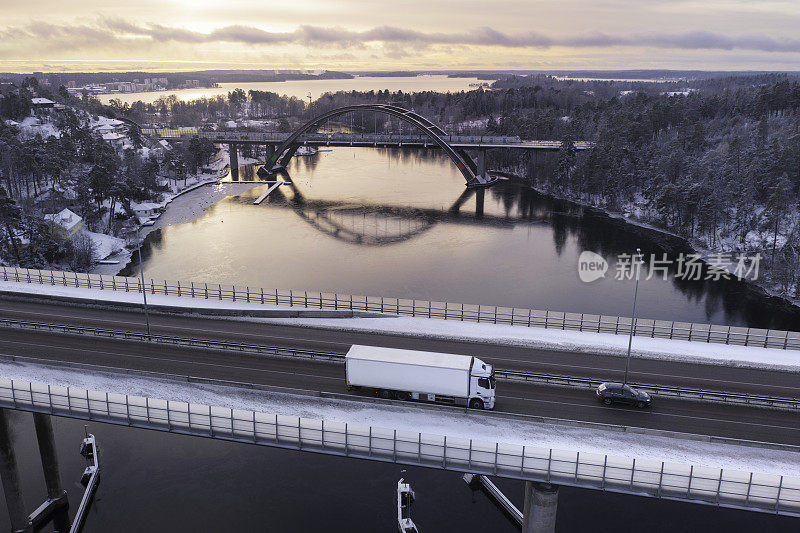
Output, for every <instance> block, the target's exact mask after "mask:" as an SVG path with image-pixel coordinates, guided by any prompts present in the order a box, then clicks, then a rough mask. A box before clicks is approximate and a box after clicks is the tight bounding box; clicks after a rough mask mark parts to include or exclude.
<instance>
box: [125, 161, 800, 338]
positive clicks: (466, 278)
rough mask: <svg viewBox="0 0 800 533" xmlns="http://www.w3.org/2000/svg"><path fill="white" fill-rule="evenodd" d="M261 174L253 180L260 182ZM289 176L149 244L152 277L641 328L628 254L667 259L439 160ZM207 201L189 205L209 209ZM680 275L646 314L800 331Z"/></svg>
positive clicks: (646, 292) (303, 167)
mask: <svg viewBox="0 0 800 533" xmlns="http://www.w3.org/2000/svg"><path fill="white" fill-rule="evenodd" d="M255 168H256V167H246V168H243V169H242V174H241V179H242V180H247V179H253V178H256V176H255V173H254V170H255ZM289 173H290V175H291V178H292V181H293V185H291V186H289V185H283V186H281V187H279V188H278V189H277V190H276V191H275V192H273V193H272V194H271V195H270V196H269V197H268V198H267V200H265V201H264V202H263V203H262V204H260V205H253V201H254V200H255V199H256V198H257V197H259V196H260V195H261V194H262V193H263V192H264V190H266V188H267V185H261V186H256V187H254V188H252V189H250V190H248V191H246V192H244V193H241V194H238V195H235V196H230V197H227V198H225V199H223V200H222V201H220V202H218V203H216V204H213V205H210V206H209V207H208V208H207V209H206V211H205V212H204V214H203V215H202V216H200V217H199V218H197V219H196V220H194V221H193V222H190V223H186V224H172V225H169V226H166V227H163V228H162V229H160V230H159V231H155V232H153V233H151V234H150V235H149V236H148V237H147V239H146V240H145V243H144V249H143V255H144V256H145V263H144V268H145V272H146V273H147V277H152V278H155V279H167V280H180V281H193V282H217V283H218V282H222V283H229V284H236V285H241V286H249V287H262V288H265V289H273V288H280V289H294V290H299V291H301V292H302V291H304V290H307V291H323V292H337V293H344V294H355V295H368V296H386V297H400V298H415V299H420V300H434V301H448V302H456V303H466V304H481V305H489V306H494V305H498V306H507V307H517V308H531V309H542V310H553V311H569V312H578V313H581V312H582V313H594V314H600V313H602V314H605V315H612V316H613V315H621V316H630V313H631V304H632V297H633V291H634V281H633V280H632V279H631V280H624V281H621V280H617V279H615V272H614V267H613V265H614V264H615V263H616V262H617V256H618V255H619V254H622V253H632V252H634V251H635V249H636V248H637V247H641V248H642V251H643V252H644V253H645V254H649V253H655V254H657V255H660V253H661V248H659V247H658V246H657V245H656V244H655V243H652V242H648V241H647V240H645V239H644V238H643V237H642V236H640V235H639V234H638V233H637V232H635V231H633V230H632V229H630V228H626V227H625V225H621V224H620V223H613V222H612V221H610V220H608V219H606V218H604V217H601V216H598V215H593V214H591V213H587V212H585V211H584V210H582V209H580V208H577V207H575V206H573V205H570V204H569V203H567V202H563V201H555V200H552V199H549V198H547V197H544V196H542V195H540V194H538V193H536V192H535V191H532V190H530V189H528V188H526V187H522V186H520V185H518V184H515V183H511V182H501V183H499V184H497V185H495V186H493V187H491V188H489V189H488V190H486V191H485V192H484V193H480V192H477V193H470V191H467V192H466V193H465V187H464V179H463V177H462V176H461V174H460V173H459V172H458V170H457V169H456V168H455V166H454V165H453V164H452V163H451V162H450V160H449V159H447V158H446V157H445V156H444V155H443V154H441V153H439V152H438V151H434V150H429V151H424V150H417V149H370V148H336V149H333V150H331V151H321V152H319V153H318V154H316V155H313V156H305V157H296V158H294V159H293V161H292V163H291V164H290V168H289ZM256 179H257V178H256ZM202 194H203V193H200V192H199V193H197V195H196V196H192V195H191V194H190V195H186V196H184V197H182V199H180V200H181V202H182V203H183V204H188V205H194V204H202V202H203V199H202ZM481 195H483V201H482V204H483V209H482V211H481V210H479V209H478V205H479V203H481V202H480V196H481ZM176 201H177V200H176ZM178 208H179V209H180V207H178ZM170 209H172V207H170ZM584 250H591V251H593V252H596V253H598V254H600V255H602V256H603V257H605V258H606V259H607V260H608V262H609V264H610V265H612V266H611V267H610V268H611V270H610V271H609V272H608V273H607V275H606V277H605V278H603V279H600V280H598V281H594V282H592V283H584V282H581V281H580V279H579V278H578V270H577V269H578V256H579V255H580V253H581V252H582V251H584ZM670 257H671V258H673V259H674V258H675V257H674V256H672V255H671V256H670ZM134 271H136V272H138V269H136V268H134V266H131V267H129V269H128V271H127V272H128V273H131V272H134ZM674 274H675V272H674V271H673V272H671V275H670V276H669V277H668V279H667V280H664V279H662V277H659V276H653V277H652V279H650V280H647V279H642V281H641V283H640V288H639V298H638V304H637V305H638V308H637V309H638V310H637V315H638V316H641V317H645V318H656V319H663V320H675V321H692V322H711V323H716V324H731V325H746V326H751V327H769V328H773V329H780V328H788V329H798V328H800V314H798V313H797V309H796V308H792V307H788V306H783V305H780V303H778V302H775V301H773V300H772V299H768V298H765V297H763V296H760V295H758V294H757V293H755V292H753V291H751V290H748V287H747V285H746V284H745V283H741V282H736V281H724V280H720V281H681V280H677V279H675V277H674ZM643 277H646V276H643Z"/></svg>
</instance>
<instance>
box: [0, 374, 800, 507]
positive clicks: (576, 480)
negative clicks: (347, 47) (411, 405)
mask: <svg viewBox="0 0 800 533" xmlns="http://www.w3.org/2000/svg"><path fill="white" fill-rule="evenodd" d="M0 407H7V408H13V409H20V410H26V411H36V412H45V413H50V414H53V415H57V416H67V417H74V418H81V419H88V420H95V421H99V422H107V423H113V424H122V425H127V426H134V427H142V428H148V429H157V430H162V431H169V432H173V433H183V434H190V435H196V436H203V437H213V438H218V439H224V440H232V441H238V442H247V443H252V444H260V445H266V446H275V447H282V448H290V449H296V450H305V451H313V452H319V453H326V454H334V455H343V456H349V457H357V458H363V459H372V460H379V461H387V462H394V463H401V464H408V465H418V466H424V467H429V468H438V469H446V470H455V471H459V472H470V473H475V474H486V475H495V476H501V477H507V478H514V479H523V480H531V481H547V482H550V483H556V484H562V485H571V486H578V487H586V488H593V489H600V490H609V491H615V492H626V493H634V494H646V495H649V496H653V497H659V498H669V499H676V500H684V501H692V502H697V503H706V504H711V505H719V506H726V507H735V508H742V509H750V510H757V511H764V512H770V513H777V514H787V515H793V516H800V478H797V477H789V476H780V475H776V474H764V473H755V472H753V473H747V472H741V471H733V470H725V469H717V468H709V467H701V466H696V465H683V464H673V463H666V462H662V461H656V460H652V459H631V458H624V457H616V456H611V455H600V454H594V453H581V452H576V451H567V450H557V449H547V448H539V447H534V446H521V445H511V444H504V443H499V442H484V441H477V440H471V439H464V438H453V437H448V436H443V435H433V434H428V433H421V432H420V433H418V432H412V431H403V430H397V429H386V428H378V427H372V426H363V425H356V424H347V423H341V422H335V421H330V420H327V421H326V420H317V419H307V418H301V417H296V416H287V415H278V414H268V413H261V412H256V411H247V410H240V409H229V408H223V407H213V406H210V405H200V404H192V403H186V402H177V401H167V400H160V399H152V398H147V397H139V396H128V395H123V394H114V393H108V392H96V391H89V390H86V389H78V388H72V387H60V386H52V385H44V384H38V383H31V382H27V381H16V380H8V379H0Z"/></svg>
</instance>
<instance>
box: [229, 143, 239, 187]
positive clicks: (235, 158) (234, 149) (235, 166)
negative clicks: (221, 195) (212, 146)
mask: <svg viewBox="0 0 800 533" xmlns="http://www.w3.org/2000/svg"><path fill="white" fill-rule="evenodd" d="M228 153H229V154H230V160H231V163H230V168H231V178H233V179H235V180H238V179H239V146H238V145H237V144H235V143H228Z"/></svg>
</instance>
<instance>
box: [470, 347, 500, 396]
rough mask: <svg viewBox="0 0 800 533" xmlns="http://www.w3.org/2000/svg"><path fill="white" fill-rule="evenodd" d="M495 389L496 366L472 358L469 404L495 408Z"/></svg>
mask: <svg viewBox="0 0 800 533" xmlns="http://www.w3.org/2000/svg"><path fill="white" fill-rule="evenodd" d="M494 391H495V378H494V367H492V365H490V364H487V363H484V362H483V361H481V360H480V359H478V358H477V357H474V358H473V359H472V368H470V387H469V392H470V396H469V406H470V407H473V408H483V409H494V400H495V398H494V396H495V394H494ZM478 400H479V401H480V405H479V402H478Z"/></svg>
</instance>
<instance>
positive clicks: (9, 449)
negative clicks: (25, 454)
mask: <svg viewBox="0 0 800 533" xmlns="http://www.w3.org/2000/svg"><path fill="white" fill-rule="evenodd" d="M0 479H2V482H3V493H4V495H5V498H6V507H8V518H9V520H11V530H12V531H15V532H16V531H27V529H28V516H27V514H25V501H24V500H23V498H22V491H21V490H20V487H19V470H18V469H17V458H16V456H15V455H14V445H13V443H12V442H11V432H10V430H9V427H8V415H7V410H6V409H1V408H0Z"/></svg>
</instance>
